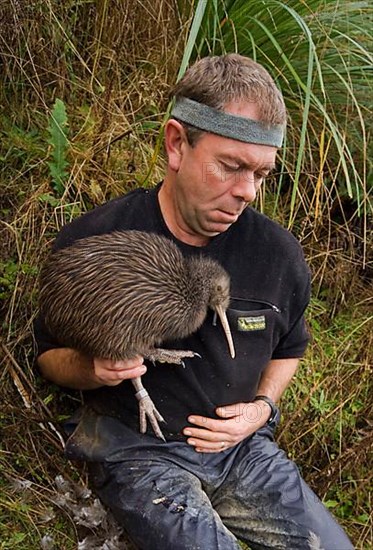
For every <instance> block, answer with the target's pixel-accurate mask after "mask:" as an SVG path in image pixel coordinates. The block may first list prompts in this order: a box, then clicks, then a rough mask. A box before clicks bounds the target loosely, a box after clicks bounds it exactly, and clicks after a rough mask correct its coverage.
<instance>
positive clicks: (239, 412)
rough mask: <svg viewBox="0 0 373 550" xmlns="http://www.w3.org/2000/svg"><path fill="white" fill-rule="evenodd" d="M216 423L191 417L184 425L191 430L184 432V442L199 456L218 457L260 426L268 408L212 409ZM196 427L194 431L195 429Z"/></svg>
mask: <svg viewBox="0 0 373 550" xmlns="http://www.w3.org/2000/svg"><path fill="white" fill-rule="evenodd" d="M216 414H217V415H218V416H221V417H222V420H220V419H214V418H208V417H206V416H197V415H192V416H190V417H189V418H188V421H189V422H190V423H191V424H193V425H194V426H187V427H186V428H184V430H183V433H184V435H187V436H189V437H188V439H187V441H188V443H189V445H193V447H195V450H196V451H197V452H200V453H219V452H220V451H225V450H226V449H228V448H229V447H233V446H234V445H237V443H240V442H241V441H243V440H244V439H245V438H246V437H248V436H249V435H251V434H253V433H254V432H256V431H257V430H259V428H261V427H262V426H264V424H265V423H266V422H267V420H268V418H269V417H270V414H271V408H270V407H269V405H268V404H267V403H265V402H264V401H255V402H252V403H236V404H235V405H228V406H226V407H219V408H218V409H216ZM195 426H198V427H195Z"/></svg>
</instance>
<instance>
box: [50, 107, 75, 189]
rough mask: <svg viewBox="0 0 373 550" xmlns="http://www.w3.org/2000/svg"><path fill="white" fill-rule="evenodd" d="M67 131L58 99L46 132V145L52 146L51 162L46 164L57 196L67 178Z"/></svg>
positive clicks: (65, 116) (66, 121) (65, 117)
mask: <svg viewBox="0 0 373 550" xmlns="http://www.w3.org/2000/svg"><path fill="white" fill-rule="evenodd" d="M68 129H69V125H68V120H67V115H66V108H65V104H64V102H63V101H61V100H60V99H56V101H55V103H54V106H53V110H52V113H51V116H50V118H49V125H48V128H47V130H48V132H49V135H50V138H49V140H48V143H49V144H50V145H51V146H52V151H51V156H50V158H51V160H50V161H49V162H48V166H49V171H50V175H51V177H52V187H53V189H54V190H55V191H56V193H57V194H58V195H63V193H64V191H65V187H66V181H67V179H68V176H69V173H68V172H67V167H68V166H69V163H68V161H67V160H66V157H67V153H68V149H69V146H70V144H69V140H68Z"/></svg>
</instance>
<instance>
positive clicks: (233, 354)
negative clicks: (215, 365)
mask: <svg viewBox="0 0 373 550" xmlns="http://www.w3.org/2000/svg"><path fill="white" fill-rule="evenodd" d="M216 313H217V314H218V315H219V319H220V322H221V324H222V326H223V329H224V332H225V337H226V339H227V342H228V346H229V352H230V354H231V357H232V359H234V358H235V357H236V352H235V349H234V344H233V338H232V333H231V329H230V327H229V323H228V319H227V314H226V312H225V310H224V309H223V308H222V307H221V306H220V305H218V306H216Z"/></svg>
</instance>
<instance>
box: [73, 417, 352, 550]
mask: <svg viewBox="0 0 373 550" xmlns="http://www.w3.org/2000/svg"><path fill="white" fill-rule="evenodd" d="M108 424H109V425H108ZM123 428H124V430H123ZM126 430H127V429H126V428H125V427H124V426H123V424H121V423H118V424H117V421H115V420H113V419H110V420H109V419H107V417H106V419H105V417H104V418H103V417H101V419H100V421H98V422H95V426H94V435H95V440H94V441H93V439H92V440H91V442H90V447H89V449H88V446H87V443H88V442H89V437H90V434H89V433H85V434H84V437H83V438H82V437H78V438H75V441H74V439H73V441H72V442H70V447H71V449H70V450H71V452H70V454H71V455H72V457H73V455H74V454H75V455H76V454H80V455H81V451H82V441H83V442H84V445H83V446H84V447H86V449H87V453H86V454H87V455H88V456H86V458H88V468H89V474H90V481H91V485H92V486H93V488H94V490H95V492H96V493H97V494H98V496H99V497H100V498H101V500H102V501H103V502H104V503H105V504H106V505H107V506H108V507H109V508H110V509H111V510H112V512H113V514H114V516H115V517H116V519H117V521H118V522H119V524H120V525H121V526H122V527H123V528H124V529H125V531H126V532H127V533H128V534H129V536H130V537H131V539H132V540H133V542H134V543H135V545H136V546H138V548H139V549H141V550H197V549H201V550H233V549H234V550H238V549H240V548H241V546H240V545H239V543H238V540H240V541H243V542H245V543H246V544H247V545H248V546H249V548H251V549H252V550H257V549H273V548H282V549H288V550H296V549H312V548H313V549H324V550H350V549H352V548H353V546H352V544H351V542H350V541H349V539H348V537H347V536H346V535H345V533H344V531H343V530H342V529H341V527H340V526H339V525H338V524H337V523H336V521H335V520H334V519H333V517H332V516H331V515H330V513H329V512H328V511H327V509H326V508H325V507H324V505H323V504H322V503H321V501H320V500H319V499H318V498H317V497H316V495H315V494H314V493H313V492H312V491H311V489H310V488H309V487H308V486H307V485H306V483H305V482H304V481H303V479H302V478H301V476H300V474H299V471H298V469H297V467H296V466H295V464H294V463H293V462H292V461H291V460H289V459H288V458H287V457H286V455H285V453H284V452H283V451H282V450H281V449H279V447H278V446H277V444H276V443H275V442H274V440H273V432H272V430H271V429H270V428H267V427H265V428H262V429H261V430H259V431H258V432H257V433H256V434H255V435H254V436H252V437H251V438H248V439H246V440H245V441H243V442H242V443H240V444H239V445H237V446H236V447H234V448H231V449H228V450H226V451H223V452H220V453H217V454H208V453H197V452H195V451H194V449H193V448H192V447H191V446H189V445H188V444H186V443H179V442H170V443H163V442H162V441H160V440H156V439H155V438H153V437H148V436H140V435H138V434H135V433H134V432H132V431H130V430H128V432H127V433H125V432H126ZM84 431H85V432H86V430H84ZM89 431H90V430H88V432H89ZM92 433H93V432H92ZM100 433H101V434H106V435H105V437H103V438H101V437H98V436H97V434H100ZM108 433H110V434H111V435H110V437H107V435H108ZM124 441H125V442H126V443H125V446H124V445H123V443H124ZM77 445H78V447H79V449H78V453H77V452H76V451H77V448H76V447H77ZM74 446H75V449H74ZM101 452H102V457H103V455H105V460H100V461H92V458H94V456H99V455H101ZM68 454H69V452H68Z"/></svg>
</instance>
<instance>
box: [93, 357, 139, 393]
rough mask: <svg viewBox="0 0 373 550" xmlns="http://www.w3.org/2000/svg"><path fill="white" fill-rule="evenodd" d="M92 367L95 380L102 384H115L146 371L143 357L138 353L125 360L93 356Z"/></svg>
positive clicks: (136, 376)
mask: <svg viewBox="0 0 373 550" xmlns="http://www.w3.org/2000/svg"><path fill="white" fill-rule="evenodd" d="M93 369H94V374H95V377H96V380H97V382H98V383H100V384H102V385H103V386H117V385H118V384H120V383H121V382H123V380H129V379H131V378H138V377H139V376H142V375H143V374H145V373H146V366H145V365H144V358H143V357H141V356H140V355H136V357H133V358H131V359H126V360H125V361H113V360H112V359H99V358H95V359H94V360H93Z"/></svg>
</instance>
